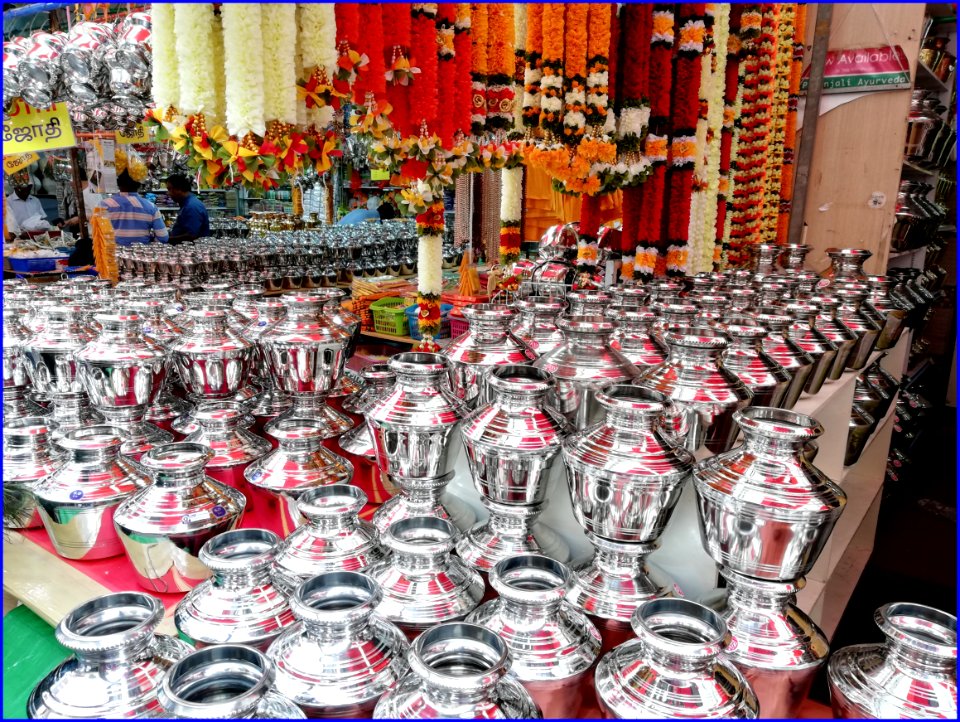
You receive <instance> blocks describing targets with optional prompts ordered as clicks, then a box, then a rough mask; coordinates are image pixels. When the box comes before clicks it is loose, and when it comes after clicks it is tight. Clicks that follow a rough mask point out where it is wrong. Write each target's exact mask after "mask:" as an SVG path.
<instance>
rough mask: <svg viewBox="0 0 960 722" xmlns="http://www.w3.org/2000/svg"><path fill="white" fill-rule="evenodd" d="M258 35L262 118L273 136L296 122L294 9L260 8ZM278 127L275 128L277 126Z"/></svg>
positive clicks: (277, 5)
mask: <svg viewBox="0 0 960 722" xmlns="http://www.w3.org/2000/svg"><path fill="white" fill-rule="evenodd" d="M261 23H262V25H261V34H262V37H263V51H262V56H263V58H268V59H269V61H268V62H265V63H264V64H263V116H264V119H265V120H266V121H267V123H269V124H271V125H272V126H273V132H274V135H275V136H276V137H280V136H282V135H283V134H284V131H286V130H287V128H286V127H285V126H294V125H296V123H297V89H296V85H294V84H293V83H291V82H290V79H291V78H295V77H297V72H298V69H297V68H296V67H295V62H294V61H295V57H294V52H295V50H296V46H295V44H294V43H291V42H290V38H295V37H296V36H297V7H296V5H291V4H285V3H268V4H264V5H262V6H261ZM278 124H279V126H278Z"/></svg>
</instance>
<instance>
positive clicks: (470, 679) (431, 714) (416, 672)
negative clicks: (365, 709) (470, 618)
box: [373, 622, 541, 719]
mask: <svg viewBox="0 0 960 722" xmlns="http://www.w3.org/2000/svg"><path fill="white" fill-rule="evenodd" d="M409 662H410V671H409V672H408V673H407V674H406V675H405V676H404V677H403V678H402V679H401V680H400V682H399V683H398V684H397V685H396V686H395V687H393V689H391V690H390V691H389V692H387V693H386V694H385V695H384V696H383V698H382V699H381V700H380V702H379V703H378V704H377V707H376V709H375V710H374V712H373V717H374V719H424V718H459V719H539V718H540V717H541V713H540V710H539V708H538V707H537V705H536V703H535V702H534V701H533V699H532V698H531V697H530V695H529V693H528V692H527V691H526V690H525V689H524V688H523V687H522V686H521V684H520V682H519V681H518V680H517V678H516V677H515V676H514V675H512V674H508V670H509V668H510V657H509V653H508V650H507V645H506V643H505V642H504V641H503V640H502V639H501V638H500V637H498V636H497V635H496V634H494V633H493V632H491V631H489V630H487V629H484V628H483V627H479V626H476V625H473V624H465V623H463V622H454V623H449V624H439V625H437V626H436V627H433V628H432V629H430V630H428V631H427V632H424V633H423V634H421V635H420V636H419V637H418V638H417V640H416V641H415V642H414V643H413V646H412V648H411V650H410V654H409Z"/></svg>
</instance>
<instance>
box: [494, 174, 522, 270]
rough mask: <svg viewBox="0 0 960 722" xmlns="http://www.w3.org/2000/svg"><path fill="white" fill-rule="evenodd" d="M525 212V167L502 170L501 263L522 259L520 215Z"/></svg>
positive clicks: (503, 264) (510, 262)
mask: <svg viewBox="0 0 960 722" xmlns="http://www.w3.org/2000/svg"><path fill="white" fill-rule="evenodd" d="M522 212H523V168H522V167H517V168H509V169H506V170H504V171H503V172H502V175H501V190H500V265H501V266H510V265H512V264H514V263H516V262H517V261H518V260H519V259H520V243H521V238H520V217H521V214H522Z"/></svg>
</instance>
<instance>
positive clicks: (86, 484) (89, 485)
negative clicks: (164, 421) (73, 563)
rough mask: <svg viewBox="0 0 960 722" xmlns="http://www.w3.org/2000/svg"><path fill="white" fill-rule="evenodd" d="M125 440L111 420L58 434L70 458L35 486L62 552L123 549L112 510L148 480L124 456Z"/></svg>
mask: <svg viewBox="0 0 960 722" xmlns="http://www.w3.org/2000/svg"><path fill="white" fill-rule="evenodd" d="M121 443H122V441H121V438H120V436H119V435H118V432H117V430H116V429H114V428H113V427H112V426H89V427H87V428H85V429H78V430H76V431H71V432H70V433H69V434H67V435H66V436H65V437H64V438H63V439H61V440H60V446H61V447H62V448H63V449H64V450H65V451H66V453H67V459H66V463H65V464H64V465H63V466H61V467H60V468H59V469H57V470H56V471H54V472H53V473H52V474H50V475H49V476H47V478H46V479H44V480H43V481H42V482H40V483H39V484H37V485H36V486H35V487H34V495H35V496H36V498H37V503H38V506H39V509H40V517H41V519H43V525H44V527H46V529H47V534H49V535H50V541H51V542H52V543H53V548H54V549H55V550H56V552H57V554H59V555H60V556H62V557H66V558H67V559H106V558H108V557H114V556H119V555H120V554H123V545H122V544H121V540H120V538H119V536H118V534H117V531H116V530H115V528H114V513H115V512H116V511H117V510H118V508H119V507H120V505H121V503H122V502H123V501H124V500H126V499H127V498H129V497H130V496H131V495H133V494H134V492H136V491H137V490H138V489H141V488H143V487H145V486H147V485H148V484H149V480H148V479H147V478H146V477H145V476H143V475H142V472H141V471H140V470H139V469H138V468H135V467H134V466H133V465H132V464H130V463H129V462H122V461H121V459H120V445H121Z"/></svg>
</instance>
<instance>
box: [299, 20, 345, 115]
mask: <svg viewBox="0 0 960 722" xmlns="http://www.w3.org/2000/svg"><path fill="white" fill-rule="evenodd" d="M297 13H298V26H299V29H298V33H297V41H298V43H299V47H300V73H299V77H300V80H299V81H298V83H297V94H298V96H299V97H300V98H301V99H302V101H303V104H304V106H305V107H306V109H307V118H306V119H307V121H308V122H309V123H310V124H313V125H315V126H316V127H317V128H324V127H326V126H328V125H329V124H330V122H331V121H332V120H333V111H334V107H335V105H336V103H338V102H339V101H338V100H337V99H336V98H335V97H334V96H333V84H332V80H333V76H334V74H335V72H336V67H337V21H336V13H335V11H334V7H333V4H332V3H301V4H299V5H297ZM335 101H336V102H335Z"/></svg>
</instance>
